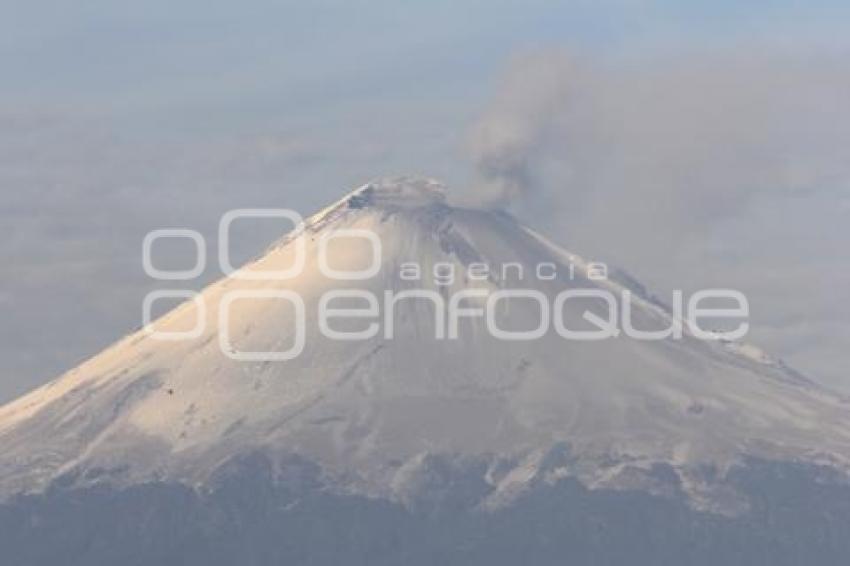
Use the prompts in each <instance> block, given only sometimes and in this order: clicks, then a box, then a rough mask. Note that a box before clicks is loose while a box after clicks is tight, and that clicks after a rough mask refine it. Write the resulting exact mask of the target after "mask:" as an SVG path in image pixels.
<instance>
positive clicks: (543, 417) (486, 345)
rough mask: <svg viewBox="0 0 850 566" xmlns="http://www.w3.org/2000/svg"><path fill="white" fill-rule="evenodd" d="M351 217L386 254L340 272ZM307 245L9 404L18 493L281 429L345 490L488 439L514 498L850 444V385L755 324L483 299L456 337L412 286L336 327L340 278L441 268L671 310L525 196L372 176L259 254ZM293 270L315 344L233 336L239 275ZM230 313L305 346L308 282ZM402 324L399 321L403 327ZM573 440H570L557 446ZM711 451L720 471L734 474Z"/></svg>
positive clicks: (263, 447)
mask: <svg viewBox="0 0 850 566" xmlns="http://www.w3.org/2000/svg"><path fill="white" fill-rule="evenodd" d="M350 229H358V230H368V231H371V232H374V233H375V234H376V235H377V236H378V237H379V239H380V241H381V243H382V248H383V249H382V251H383V253H382V256H381V267H380V271H379V272H378V273H377V275H375V276H374V277H371V278H369V279H365V280H360V281H350V282H340V281H332V280H330V279H328V278H327V277H325V276H324V275H323V274H322V273H321V271H320V269H319V265H318V259H317V258H318V247H319V246H320V242H321V239H322V237H323V235H325V234H328V233H333V232H336V231H339V230H350ZM339 243H340V242H337V244H339ZM360 244H364V242H362V241H361V242H359V244H358V243H356V242H355V241H353V240H349V241H348V244H347V245H345V246H341V245H335V244H331V245H329V246H328V252H329V254H328V255H329V257H328V262H329V263H330V264H331V265H332V266H333V267H334V268H336V269H350V270H355V269H361V268H363V266H365V265H368V264H369V262H370V257H371V249H370V248H369V247H368V246H366V245H360ZM299 245H303V246H304V247H305V250H306V263H305V266H304V269H303V272H302V273H301V274H300V275H299V276H298V277H296V278H294V279H291V280H285V281H278V280H256V279H243V278H235V277H225V278H224V279H222V280H220V281H218V282H217V283H215V284H213V285H211V286H209V287H208V288H207V289H205V290H204V291H203V292H202V294H201V296H200V299H199V301H200V302H202V303H203V305H204V307H205V309H204V310H205V311H206V313H207V325H206V328H205V329H204V331H203V332H202V334H201V335H200V336H199V337H197V338H194V339H192V340H187V341H163V340H158V339H156V338H154V337H152V336H150V335H149V334H148V333H147V332H145V330H141V331H139V332H137V333H135V334H132V335H130V336H127V337H126V338H124V339H123V340H121V341H119V342H117V343H116V344H114V345H113V346H111V347H110V348H108V349H107V350H105V351H104V352H102V353H101V354H99V355H97V356H95V357H94V358H92V359H90V360H89V361H87V362H85V363H83V364H82V365H80V366H79V367H77V368H75V369H73V370H72V371H70V372H68V373H67V374H65V375H63V376H61V377H60V378H58V379H57V380H56V381H54V382H51V383H49V384H47V385H45V386H43V387H41V388H39V389H37V390H35V391H33V392H31V393H29V394H28V395H26V396H24V397H22V398H20V399H18V400H16V401H14V402H12V403H10V404H8V405H6V406H4V407H2V408H0V493H3V494H6V495H8V494H12V493H16V492H21V491H37V490H41V489H44V488H45V487H46V486H48V485H49V484H50V482H51V481H53V480H55V479H56V478H60V477H72V478H74V480H73V481H76V482H80V483H86V482H89V483H90V482H98V481H110V482H115V483H132V482H141V481H146V480H150V479H167V480H173V481H180V482H186V483H188V484H190V485H196V484H199V483H203V482H204V481H206V480H207V479H208V478H209V477H210V475H211V474H212V473H213V472H214V471H215V470H216V469H218V468H219V467H220V466H221V465H222V464H223V463H225V462H227V461H228V460H229V459H231V458H233V457H234V456H238V455H240V454H245V453H248V452H252V451H257V450H260V451H262V452H263V453H266V454H268V455H269V456H270V457H272V458H274V457H276V456H283V455H287V454H297V455H299V456H302V457H304V458H307V459H309V460H311V461H315V462H317V463H319V464H320V465H321V466H322V469H323V470H324V471H325V473H326V474H327V475H328V477H330V478H333V481H334V482H336V483H337V484H338V485H340V486H343V487H344V488H345V489H349V490H354V491H356V492H361V493H365V494H370V495H375V496H382V497H389V498H393V499H397V500H404V498H405V497H407V494H409V492H410V489H411V486H415V485H416V483H417V482H418V481H420V480H421V477H420V476H421V472H422V470H423V469H424V468H425V467H427V465H428V461H429V457H430V455H447V456H451V457H457V458H466V457H474V458H480V459H482V460H483V461H485V462H486V465H487V466H488V471H487V473H486V477H487V481H488V482H489V483H491V484H492V485H494V486H496V489H495V491H494V493H493V494H491V495H489V496H488V498H487V500H486V501H484V502H482V503H483V504H484V505H485V506H500V505H507V504H509V503H510V502H511V501H512V499H513V498H514V497H515V496H516V494H518V493H521V492H522V491H523V490H524V489H526V488H527V487H528V486H529V485H532V484H533V483H534V482H535V481H555V480H556V479H557V478H559V477H563V476H573V477H576V478H578V479H580V480H581V481H582V482H583V483H584V484H585V485H587V486H589V487H617V486H630V487H634V486H639V487H640V486H643V487H647V489H650V488H651V487H652V484H653V481H654V480H653V478H652V470H653V469H654V468H653V466H655V465H657V464H667V465H669V466H671V467H672V469H673V470H675V472H676V474H677V476H678V477H679V478H680V480H681V481H682V484H683V485H684V486H685V488H686V489H687V491H688V493H689V495H690V497H691V498H692V502H693V503H694V504H696V505H699V506H704V507H708V508H712V507H715V506H716V505H715V503H714V500H715V499H716V498H717V497H719V496H718V495H717V494H718V493H719V491H718V490H719V489H721V487H722V486H721V487H718V486H719V485H720V484H721V483H722V475H723V471H724V470H727V469H728V468H729V467H730V466H732V465H734V464H735V463H737V462H739V461H741V459H742V458H746V457H758V458H764V459H772V460H783V461H784V460H788V461H807V462H815V463H827V464H830V465H833V466H835V467H837V468H840V469H846V467H847V465H848V461H850V426H848V425H850V413H849V412H848V405H847V404H846V402H845V401H844V400H843V399H840V398H838V397H836V396H834V395H832V394H831V393H829V392H826V391H823V390H821V389H819V388H818V387H817V386H815V385H813V384H811V383H809V382H807V381H806V380H805V379H803V378H801V377H800V376H799V375H797V374H796V373H794V372H793V371H791V370H789V369H787V368H785V367H784V366H783V365H782V364H781V363H780V362H776V361H773V360H771V359H770V358H768V357H766V356H765V355H763V354H761V353H760V351H758V350H754V349H752V348H751V347H749V346H746V345H739V344H735V343H722V342H719V341H704V340H698V339H696V338H694V337H693V336H690V335H687V334H686V336H685V337H684V339H681V340H664V341H641V340H635V339H631V338H627V337H618V338H612V339H608V340H602V341H592V342H588V341H572V340H566V339H564V338H562V337H560V336H558V335H557V334H555V333H554V332H549V333H547V334H546V335H545V336H542V337H541V338H539V339H536V340H532V341H526V342H510V341H504V340H499V339H496V338H494V337H493V336H491V335H490V334H489V333H488V332H485V331H484V328H483V322H482V321H481V320H480V319H477V318H469V319H464V320H463V321H462V322H461V325H460V329H459V330H460V331H459V338H458V339H456V340H438V339H436V338H435V333H436V328H435V324H436V318H435V312H434V310H433V309H432V308H430V307H429V306H428V303H427V301H425V300H415V299H410V300H401V301H399V302H398V304H397V305H396V306H395V315H394V317H392V321H391V322H388V321H386V320H383V319H382V318H381V317H378V320H379V321H380V322H381V329H380V331H379V332H378V333H377V335H376V336H375V337H374V338H370V339H368V340H360V341H340V340H331V339H329V338H327V337H325V336H323V335H322V334H321V333H320V332H319V328H318V323H317V320H316V316H315V313H316V312H317V309H318V303H319V301H320V299H321V297H322V296H323V294H324V293H326V292H327V291H329V290H332V289H351V288H354V289H357V290H361V291H370V292H372V293H374V294H375V296H377V297H383V296H384V293H385V292H386V291H393V292H401V291H403V290H406V289H414V288H424V289H428V290H434V291H437V292H438V293H440V295H441V296H443V297H446V298H448V297H450V296H451V295H452V294H453V293H456V292H458V291H461V290H463V289H472V288H479V289H486V290H489V291H493V290H496V289H500V288H531V289H533V290H535V291H539V292H541V293H543V294H544V295H545V296H546V297H550V298H551V297H553V296H554V295H555V294H556V293H558V292H559V291H561V290H563V289H565V288H572V287H575V288H598V287H602V288H607V289H611V290H615V291H618V292H620V291H622V290H623V289H626V288H629V289H631V290H632V291H633V292H634V294H635V296H636V297H637V300H636V306H635V308H634V313H633V318H634V324H635V326H636V327H638V328H661V327H664V326H666V325H667V324H668V323H669V316H670V315H669V314H668V313H667V311H666V310H665V309H664V308H663V307H661V306H659V304H658V303H657V302H655V301H654V300H652V299H650V298H649V297H647V296H646V295H645V293H644V292H643V290H642V289H640V288H639V286H636V285H635V284H634V283H633V282H631V281H630V279H629V278H628V277H625V276H623V277H613V276H612V277H611V278H610V279H608V280H606V281H599V280H592V279H589V278H588V273H587V270H588V268H589V267H588V263H587V262H586V261H585V260H583V259H582V258H581V257H579V256H576V255H574V254H570V253H569V252H566V251H564V250H562V249H560V248H558V247H557V246H555V245H553V244H551V243H549V242H548V241H546V240H545V238H543V237H541V236H540V235H538V234H536V233H534V232H533V231H532V230H530V229H528V228H526V227H524V226H522V225H520V224H518V223H517V222H516V221H515V220H513V219H512V218H511V217H509V216H508V215H505V214H502V213H497V212H491V211H481V210H473V209H462V208H453V207H450V206H449V205H448V204H446V201H445V195H444V191H443V188H442V187H441V186H440V185H439V184H438V183H436V182H434V181H430V180H422V179H409V178H403V179H393V180H384V181H377V182H374V183H371V184H369V185H366V186H364V187H361V188H360V189H358V190H356V191H354V192H353V193H351V194H349V195H347V196H346V197H344V198H343V199H342V200H340V201H339V202H337V203H336V204H334V205H332V206H330V207H328V208H327V209H325V210H323V211H321V212H320V213H318V214H316V215H314V216H312V217H310V218H308V219H307V220H306V221H305V223H304V226H303V227H301V228H299V229H297V230H295V231H294V232H293V233H291V234H289V235H287V236H285V237H284V238H283V239H281V240H280V241H279V242H277V243H276V244H274V245H273V246H272V247H271V248H270V249H269V250H268V251H267V252H266V253H265V254H264V255H262V256H261V257H260V258H259V259H257V260H255V261H253V262H251V263H249V264H248V265H246V266H244V267H243V268H242V269H241V270H240V273H241V274H245V273H246V272H248V273H249V274H251V273H253V274H256V273H257V272H260V271H269V270H279V269H286V268H287V267H289V266H291V265H292V264H293V261H294V258H295V254H296V249H297V246H299ZM406 262H417V263H419V264H421V265H422V266H423V271H425V273H426V275H425V276H424V277H423V281H421V282H412V281H408V280H405V279H404V278H402V277H401V276H400V272H401V270H402V268H403V264H405V263H406ZM441 262H450V263H452V264H453V265H455V266H456V268H457V269H458V273H459V277H458V278H457V280H456V281H455V282H454V283H453V284H452V285H449V286H441V285H439V284H438V283H437V282H435V281H434V280H433V278H432V277H430V276H428V275H427V273H428V272H429V271H430V269H431V267H432V266H433V265H434V264H438V263H441ZM478 262H485V263H487V264H489V265H490V266H491V268H493V269H492V270H491V276H490V278H489V279H488V280H487V281H473V280H470V278H469V277H464V276H463V273H464V272H465V271H464V270H465V269H466V267H467V266H469V265H470V264H472V263H478ZM541 262H546V263H553V264H556V265H557V266H558V267H559V269H558V275H557V277H556V278H555V279H553V280H541V279H539V278H536V277H534V276H532V275H531V274H533V273H534V266H535V265H537V264H539V263H541ZM505 264H519V265H521V266H523V267H524V268H525V277H524V278H523V279H522V280H521V281H520V280H519V279H518V278H517V277H516V273H515V271H514V270H509V272H508V277H506V278H502V277H500V275H501V273H500V269H499V267H500V266H503V265H505ZM570 265H572V266H573V271H572V277H571V276H570V273H571V272H570ZM280 290H288V291H294V292H296V293H297V294H298V295H299V296H301V297H303V299H304V304H305V316H306V321H307V325H306V337H305V346H304V351H303V352H302V353H301V355H300V356H298V357H296V358H295V359H292V360H288V361H239V360H234V359H231V358H230V357H228V356H227V355H225V353H224V352H223V350H222V347H221V344H220V338H221V332H220V331H221V330H222V329H221V328H220V326H219V325H220V321H219V319H218V317H217V316H216V313H218V311H219V307H220V305H221V303H222V301H223V300H226V299H225V296H227V294H228V293H231V292H233V291H239V292H245V293H252V292H257V291H259V292H269V291H280ZM358 306H359V305H358ZM384 306H385V305H383V304H381V305H379V308H380V310H381V313H382V315H383V312H384V308H383V307H384ZM500 306H502V307H504V308H500V311H499V317H500V321H501V323H500V326H502V327H503V328H516V329H520V328H534V327H535V326H536V323H537V320H538V317H539V316H540V314H539V312H537V309H536V308H533V307H531V306H529V302H527V301H525V302H517V303H515V304H514V303H504V302H503V303H501V304H500ZM601 307H602V305H601V304H599V302H598V301H592V300H589V301H587V302H585V303H584V304H582V303H580V302H576V301H572V302H569V303H567V304H566V306H565V309H566V311H567V314H566V318H568V319H569V320H576V321H580V320H581V315H582V313H583V312H584V310H585V309H587V310H590V311H592V312H601ZM229 312H230V313H231V317H230V321H229V324H228V325H227V329H226V330H227V334H228V335H229V336H230V337H231V340H232V343H233V345H234V346H235V347H237V348H238V349H240V350H241V351H281V350H286V349H287V348H289V347H290V346H291V345H292V342H293V339H294V334H293V333H294V330H293V328H294V327H293V316H295V312H294V311H293V309H292V307H291V305H289V304H288V303H286V302H284V301H275V300H256V299H255V300H250V299H241V300H234V301H232V303H231V304H230V309H229ZM197 316H198V304H197V303H195V302H192V301H189V302H187V303H184V304H183V305H181V306H179V307H178V308H176V309H174V310H173V311H172V312H170V313H168V314H167V315H165V316H163V317H162V318H161V319H159V320H157V321H156V322H154V323H153V327H154V329H155V330H156V331H158V332H168V331H181V330H185V329H187V328H191V327H192V326H193V325H194V323H195V321H196V318H197ZM337 324H340V323H337ZM351 324H352V325H353V326H352V328H355V327H356V328H358V329H362V328H363V327H364V326H365V325H363V324H362V321H360V323H355V322H351ZM387 324H391V325H392V328H393V332H394V336H393V337H392V338H388V337H387V336H385V330H386V325H387ZM358 325H359V326H358ZM751 352H758V354H759V355H755V356H754V355H751ZM563 447H568V448H567V449H566V451H567V452H568V455H567V456H564V457H561V458H554V456H553V455H554V454H558V453H559V451H562V450H563ZM553 458H554V459H553ZM706 469H713V470H716V472H717V473H716V474H714V475H713V476H712V478H713V479H712V478H707V475H706V473H705V470H706ZM709 475H710V474H709Z"/></svg>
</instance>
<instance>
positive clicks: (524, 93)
mask: <svg viewBox="0 0 850 566" xmlns="http://www.w3.org/2000/svg"><path fill="white" fill-rule="evenodd" d="M572 74H573V63H572V61H571V60H570V59H569V58H568V57H567V56H566V55H564V54H563V53H560V52H556V53H549V52H546V53H535V54H528V55H524V56H520V57H516V58H514V59H513V60H512V61H511V63H510V64H509V67H508V70H507V72H506V73H505V75H504V77H503V78H502V82H501V84H500V86H499V89H498V92H497V95H496V97H495V99H494V100H493V101H492V103H491V104H490V107H489V108H488V109H487V111H486V112H485V113H484V115H483V116H482V117H481V118H480V119H479V121H478V122H477V123H476V124H475V125H474V126H473V128H472V132H471V136H470V144H469V146H470V150H471V153H472V156H473V159H474V162H475V167H476V171H477V174H478V176H479V178H478V180H477V183H476V192H477V195H476V199H477V200H478V201H479V202H480V203H482V204H483V205H485V206H491V207H505V206H508V205H509V204H510V203H511V202H512V201H514V200H515V199H517V198H520V197H522V196H523V195H526V194H528V193H533V192H535V191H536V190H537V189H538V183H539V179H538V174H539V171H538V169H539V167H540V166H541V160H542V159H543V157H544V156H545V154H546V153H547V149H548V148H550V147H552V144H553V143H554V138H555V137H557V135H558V133H559V132H560V131H561V129H562V128H563V121H564V118H565V116H564V112H565V110H566V109H567V100H568V98H569V96H570V92H571V83H572Z"/></svg>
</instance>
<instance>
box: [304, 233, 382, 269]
mask: <svg viewBox="0 0 850 566" xmlns="http://www.w3.org/2000/svg"><path fill="white" fill-rule="evenodd" d="M338 238H359V239H362V240H367V241H368V242H369V244H370V247H371V248H372V263H371V265H370V266H369V267H367V268H365V269H360V270H356V271H347V270H345V271H344V270H339V269H334V268H333V267H331V266H330V265H329V264H328V243H329V242H331V241H332V240H336V239H338ZM381 256H382V249H381V239H380V238H378V235H377V234H375V233H374V232H372V231H371V230H359V229H340V230H334V231H333V232H328V233H326V234H323V235H322V237H321V239H320V240H319V271H321V272H322V275H324V276H325V277H328V278H329V279H334V280H336V281H362V280H364V279H370V278H372V277H374V276H375V275H377V274H378V272H380V270H381Z"/></svg>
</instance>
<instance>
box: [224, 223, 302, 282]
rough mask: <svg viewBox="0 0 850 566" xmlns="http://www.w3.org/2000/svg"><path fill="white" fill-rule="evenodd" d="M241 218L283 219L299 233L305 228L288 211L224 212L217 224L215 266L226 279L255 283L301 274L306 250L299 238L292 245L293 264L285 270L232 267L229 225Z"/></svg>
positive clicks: (290, 277) (289, 277)
mask: <svg viewBox="0 0 850 566" xmlns="http://www.w3.org/2000/svg"><path fill="white" fill-rule="evenodd" d="M241 218H282V219H284V220H289V221H290V222H292V225H293V227H294V230H295V231H301V230H302V229H303V227H304V219H303V218H301V215H300V214H298V213H297V212H295V211H294V210H289V209H288V208H240V209H236V210H229V211H227V212H226V213H225V214H224V215H223V216H222V217H221V220H220V221H219V224H218V262H219V265H220V267H221V271H222V272H223V273H224V274H225V275H227V276H228V277H233V278H234V279H247V280H254V281H258V280H283V279H292V278H293V277H297V276H298V275H300V274H301V272H302V271H303V270H304V264H305V263H306V259H307V258H306V254H307V247H306V243H305V241H304V239H303V238H301V237H298V236H296V237H295V238H294V239H293V241H292V245H293V246H295V262H294V263H293V265H292V266H291V267H289V268H288V269H277V270H273V271H249V270H243V269H238V268H236V267H234V266H233V265H232V264H231V262H230V225H231V224H233V222H234V221H235V220H239V219H241Z"/></svg>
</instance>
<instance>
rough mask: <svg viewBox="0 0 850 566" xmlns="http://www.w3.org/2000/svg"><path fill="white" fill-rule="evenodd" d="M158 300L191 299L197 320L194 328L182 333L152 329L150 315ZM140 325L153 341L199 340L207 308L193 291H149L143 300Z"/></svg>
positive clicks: (204, 326) (205, 320)
mask: <svg viewBox="0 0 850 566" xmlns="http://www.w3.org/2000/svg"><path fill="white" fill-rule="evenodd" d="M160 299H191V300H193V301H194V302H195V306H196V312H197V313H198V314H197V320H196V321H195V327H194V328H192V329H191V330H184V331H175V332H165V331H162V330H157V329H155V328H154V327H153V321H152V320H151V319H152V313H153V305H154V303H155V302H156V301H158V300H160ZM142 325H143V327H144V329H145V332H146V333H147V334H148V335H149V336H150V337H151V338H153V339H154V340H165V341H172V342H179V341H181V340H192V339H194V338H199V337H200V336H201V335H202V334H203V333H204V329H205V328H206V325H207V308H206V304H205V303H204V302H203V300H201V295H200V294H199V293H196V292H194V291H187V290H185V289H160V290H157V291H151V292H150V293H148V294H147V295H145V299H144V301H143V303H142Z"/></svg>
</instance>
